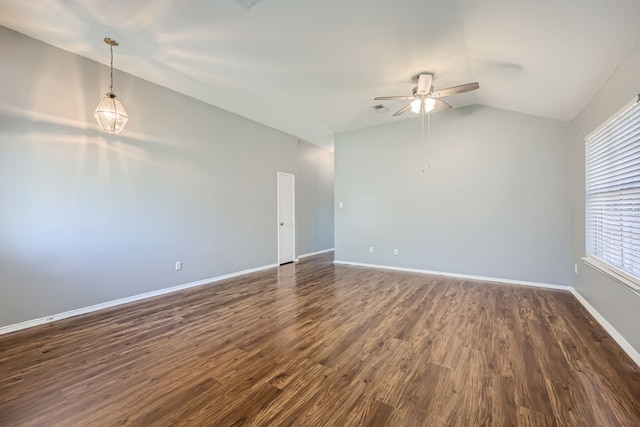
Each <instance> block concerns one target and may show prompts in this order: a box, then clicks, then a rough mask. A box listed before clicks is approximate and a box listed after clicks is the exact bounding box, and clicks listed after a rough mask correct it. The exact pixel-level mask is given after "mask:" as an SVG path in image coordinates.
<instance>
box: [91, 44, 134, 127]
mask: <svg viewBox="0 0 640 427" xmlns="http://www.w3.org/2000/svg"><path fill="white" fill-rule="evenodd" d="M104 42H105V43H106V44H108V45H109V52H110V53H111V67H110V72H111V74H110V77H111V84H110V86H109V92H107V95H106V96H105V97H104V98H102V101H100V104H98V108H96V111H95V112H94V113H93V117H95V118H96V121H97V122H98V126H100V130H101V131H102V132H105V133H111V134H114V135H120V133H121V132H122V130H123V129H124V125H126V124H127V121H128V120H129V116H128V115H127V112H126V111H125V109H124V107H123V106H122V103H121V102H120V101H118V100H117V99H116V94H115V93H113V47H114V46H118V42H117V41H115V40H112V39H110V38H109V37H106V38H105V39H104Z"/></svg>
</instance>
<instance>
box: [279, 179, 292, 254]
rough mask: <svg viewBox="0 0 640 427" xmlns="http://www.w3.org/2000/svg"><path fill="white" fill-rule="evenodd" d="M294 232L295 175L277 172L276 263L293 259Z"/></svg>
mask: <svg viewBox="0 0 640 427" xmlns="http://www.w3.org/2000/svg"><path fill="white" fill-rule="evenodd" d="M295 233H296V224H295V175H293V174H290V173H285V172H278V264H280V265H282V264H286V263H289V262H293V261H294V260H295V257H296V249H295V241H296V239H295Z"/></svg>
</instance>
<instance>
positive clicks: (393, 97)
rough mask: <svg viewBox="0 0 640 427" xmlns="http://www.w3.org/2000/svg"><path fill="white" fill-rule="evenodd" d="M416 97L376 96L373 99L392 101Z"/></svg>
mask: <svg viewBox="0 0 640 427" xmlns="http://www.w3.org/2000/svg"><path fill="white" fill-rule="evenodd" d="M409 99H416V98H415V97H414V96H376V97H375V98H373V100H374V101H394V100H403V101H404V100H409Z"/></svg>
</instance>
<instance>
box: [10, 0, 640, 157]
mask: <svg viewBox="0 0 640 427" xmlns="http://www.w3.org/2000/svg"><path fill="white" fill-rule="evenodd" d="M638 17H640V1H638V0H561V1H559V0H535V1H534V0H316V1H311V0H261V1H260V2H258V3H257V4H256V5H254V6H253V7H252V8H251V9H249V10H247V9H245V8H244V7H243V6H241V5H240V4H239V2H237V1H236V0H192V1H188V0H137V1H131V0H104V1H97V0H39V1H25V0H0V25H3V26H6V27H8V28H11V29H14V30H16V31H18V32H21V33H24V34H27V35H29V36H31V37H34V38H36V39H39V40H43V41H45V42H47V43H50V44H52V45H54V46H57V47H60V48H62V49H65V50H68V51H71V52H74V53H77V54H79V55H82V56H85V57H88V58H91V59H94V60H96V61H99V62H101V63H104V64H108V60H109V57H108V47H107V45H105V44H104V42H103V41H102V39H103V38H104V37H111V38H113V39H115V40H117V41H118V42H120V46H118V47H117V48H115V49H114V50H115V52H114V55H115V60H114V63H115V68H117V69H120V70H124V71H126V72H128V73H131V74H133V75H136V76H138V77H141V78H144V79H147V80H149V81H152V82H154V83H157V84H160V85H162V86H165V87H168V88H170V89H173V90H176V91H178V92H181V93H184V94H187V95H190V96H192V97H194V98H197V99H200V100H202V101H205V102H208V103H210V104H213V105H216V106H219V107H221V108H224V109H226V110H229V111H232V112H234V113H237V114H240V115H242V116H245V117H248V118H250V119H253V120H255V121H258V122H261V123H264V124H266V125H269V126H272V127H274V128H277V129H280V130H282V131H285V132H288V133H291V134H293V135H296V136H298V137H300V138H302V139H305V140H307V141H309V142H312V143H315V144H318V145H321V146H325V147H331V146H332V144H333V134H334V133H336V132H341V131H345V130H351V129H356V128H360V127H364V126H370V125H375V124H379V123H384V122H389V121H393V120H403V119H405V118H410V117H411V113H406V114H405V115H403V116H401V117H398V118H396V117H392V116H391V115H392V114H393V112H394V111H395V110H397V109H399V108H400V107H402V106H403V105H404V104H403V102H401V101H385V102H376V101H374V100H373V98H374V97H375V96H381V95H404V94H409V93H410V91H411V88H412V87H413V86H414V85H415V83H414V81H412V78H413V77H415V76H416V75H417V74H418V73H420V72H430V73H433V74H434V82H433V84H434V86H435V88H436V89H443V88H446V87H449V86H453V85H458V84H463V83H468V82H472V81H478V82H480V89H479V90H477V91H475V92H469V93H466V94H461V95H456V96H453V97H449V98H447V99H446V100H447V101H448V102H450V103H451V104H452V105H453V106H454V107H459V106H463V105H469V104H475V103H480V104H485V105H489V106H492V107H498V108H504V109H509V110H514V111H519V112H522V113H527V114H533V115H537V116H543V117H550V118H554V119H560V120H571V119H572V118H573V117H574V116H575V115H576V114H577V113H578V112H579V111H580V110H581V109H582V108H583V107H584V105H585V104H586V102H587V101H588V100H589V99H590V98H591V97H592V96H593V95H594V94H595V93H596V91H597V90H598V88H600V87H601V86H602V85H603V84H604V82H605V81H606V80H607V78H608V77H609V76H610V75H611V74H612V73H613V71H614V70H615V68H616V67H617V66H618V64H620V63H621V62H622V60H623V59H624V58H625V56H626V55H628V54H629V52H631V51H632V50H633V49H634V47H635V46H636V45H637V44H638V41H639V40H640V25H638ZM115 86H116V93H117V80H116V85H115ZM378 103H382V104H383V105H385V106H386V107H388V108H389V109H390V111H389V112H387V113H384V114H380V113H376V112H375V111H374V110H373V109H372V107H373V106H374V105H376V104H378ZM440 114H443V113H440Z"/></svg>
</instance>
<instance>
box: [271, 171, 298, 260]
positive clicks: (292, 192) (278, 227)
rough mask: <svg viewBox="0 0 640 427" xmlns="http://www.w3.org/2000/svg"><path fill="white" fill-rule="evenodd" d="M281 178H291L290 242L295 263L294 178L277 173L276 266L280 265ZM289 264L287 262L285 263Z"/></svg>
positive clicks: (283, 173) (285, 173)
mask: <svg viewBox="0 0 640 427" xmlns="http://www.w3.org/2000/svg"><path fill="white" fill-rule="evenodd" d="M281 176H290V177H291V184H292V185H291V187H292V188H291V204H292V212H293V215H292V218H291V219H292V221H293V224H292V226H293V228H292V234H291V236H292V237H291V238H292V240H293V242H292V245H293V246H292V250H293V259H292V262H295V261H296V176H295V175H294V174H292V173H288V172H280V171H278V172H277V180H276V227H277V236H278V247H277V250H278V265H281V262H280V177H281ZM287 262H289V261H287Z"/></svg>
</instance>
